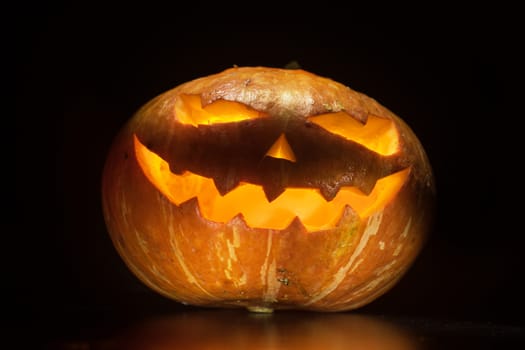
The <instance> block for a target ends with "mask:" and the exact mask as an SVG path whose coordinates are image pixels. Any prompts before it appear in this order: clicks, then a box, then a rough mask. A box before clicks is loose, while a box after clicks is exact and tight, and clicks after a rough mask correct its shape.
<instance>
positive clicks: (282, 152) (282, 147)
mask: <svg viewBox="0 0 525 350" xmlns="http://www.w3.org/2000/svg"><path fill="white" fill-rule="evenodd" d="M266 155H267V156H268V157H272V158H278V159H286V160H289V161H290V162H295V154H294V153H293V151H292V147H290V144H289V143H288V141H287V140H286V137H285V136H284V134H281V136H279V138H278V139H277V141H275V142H274V143H273V145H272V147H270V149H269V150H268V152H266Z"/></svg>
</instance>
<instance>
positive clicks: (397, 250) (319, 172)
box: [102, 67, 435, 312]
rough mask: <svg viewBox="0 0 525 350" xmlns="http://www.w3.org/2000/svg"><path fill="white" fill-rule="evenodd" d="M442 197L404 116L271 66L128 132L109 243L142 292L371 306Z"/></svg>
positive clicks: (414, 251)
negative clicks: (145, 288)
mask: <svg viewBox="0 0 525 350" xmlns="http://www.w3.org/2000/svg"><path fill="white" fill-rule="evenodd" d="M236 115H239V116H240V117H238V118H237V117H235V116H236ZM201 117H202V118H201ZM347 124H348V125H349V127H348V128H346V126H345V125H347ZM341 125H343V126H342V127H341ZM355 125H357V126H355ZM369 125H372V126H369ZM373 125H379V127H373ZM365 127H368V128H369V129H364V128H365ZM345 128H346V129H348V130H350V131H349V132H350V134H352V133H354V134H356V135H357V136H355V137H354V136H352V135H347V134H345V132H346V131H345V130H343V129H345ZM356 130H358V131H356ZM363 130H364V131H363ZM359 135H361V136H359ZM159 169H161V170H159ZM383 179H387V180H383ZM390 179H393V180H392V181H391V180H390ZM189 181H192V182H191V184H190V182H189ZM391 187H392V188H393V189H391ZM303 189H306V190H307V191H309V192H304V195H303V192H301V191H303ZM243 191H244V192H243ZM241 193H243V194H242V196H241ZM345 196H346V197H345ZM241 197H242V198H241ZM288 197H290V198H292V199H290V201H285V199H286V198H288ZM354 197H359V198H363V201H361V202H359V203H355V204H352V203H351V202H350V200H351V199H352V200H353V198H354ZM239 198H241V199H239ZM298 198H299V199H298ZM434 198H435V185H434V178H433V174H432V170H431V166H430V164H429V161H428V158H427V156H426V154H425V151H424V149H423V147H422V145H421V143H420V142H419V140H418V138H417V137H416V135H415V134H414V133H413V132H412V130H411V129H410V127H409V126H408V125H407V124H406V123H404V122H403V121H402V120H401V119H400V118H399V117H398V116H396V115H395V114H394V113H392V112H391V111H389V110H388V109H386V108H385V107H383V106H381V105H380V104H379V103H378V102H377V101H375V100H374V99H372V98H369V97H367V96H365V95H364V94H362V93H359V92H357V91H354V90H352V89H350V88H348V87H346V86H344V85H342V84H340V83H337V82H335V81H333V80H331V79H329V78H325V77H320V76H317V75H314V74H312V73H309V72H306V71H304V70H286V69H277V68H267V67H235V68H231V69H227V70H225V71H223V72H220V73H218V74H214V75H210V76H207V77H203V78H199V79H195V80H193V81H190V82H187V83H184V84H182V85H180V86H178V87H176V88H174V89H172V90H169V91H167V92H165V93H163V94H161V95H159V96H157V97H156V98H154V99H152V100H151V101H150V102H148V103H147V104H145V105H144V106H143V107H142V108H140V109H139V110H138V111H137V113H136V114H135V115H134V116H133V117H132V118H131V119H130V120H129V122H128V123H127V124H126V125H125V126H124V127H123V129H122V130H121V131H120V133H119V134H118V135H117V137H116V139H115V141H114V143H113V145H112V147H111V149H110V151H109V154H108V157H107V160H106V164H105V168H104V171H103V179H102V201H103V211H104V217H105V221H106V224H107V228H108V231H109V234H110V236H111V239H112V242H113V243H114V245H115V247H116V249H117V251H118V253H119V254H120V256H121V257H122V258H123V260H124V261H125V263H126V264H127V266H128V267H129V268H130V270H131V271H132V272H133V273H134V274H135V275H136V276H137V277H138V278H139V279H140V280H141V281H142V282H143V283H145V284H146V285H147V286H149V287H150V288H152V289H153V290H155V291H157V292H158V293H160V294H162V295H164V296H166V297H169V298H172V299H174V300H176V301H179V302H182V303H186V304H192V305H200V306H208V307H246V308H248V309H249V310H252V311H259V312H268V311H272V310H274V309H305V310H316V311H343V310H351V309H355V308H358V307H361V306H363V305H365V304H367V303H370V302H371V301H373V300H375V299H376V298H377V297H379V296H381V295H382V294H384V293H385V292H386V291H388V290H389V289H390V288H391V287H392V286H393V285H394V284H395V283H396V282H397V281H398V280H399V279H400V278H401V277H402V276H403V274H404V273H405V272H406V271H407V270H408V269H409V267H410V266H411V264H412V263H413V262H414V260H415V258H416V257H417V255H418V254H419V252H420V251H421V249H422V247H423V245H424V243H425V241H426V239H427V237H428V233H429V230H430V226H431V224H432V219H433V214H434ZM313 202H315V203H318V204H316V205H318V207H317V209H316V208H313V207H308V208H307V209H304V210H303V209H300V207H302V206H303V204H304V205H306V206H308V205H310V206H311V205H313V204H311V203H313ZM209 203H218V204H217V205H215V206H214V205H212V204H209ZM283 203H284V204H283ZM283 213H284V214H283ZM312 213H313V214H312ZM266 216H269V217H271V218H270V219H267V218H266ZM273 217H276V218H278V220H273ZM325 219H326V221H325Z"/></svg>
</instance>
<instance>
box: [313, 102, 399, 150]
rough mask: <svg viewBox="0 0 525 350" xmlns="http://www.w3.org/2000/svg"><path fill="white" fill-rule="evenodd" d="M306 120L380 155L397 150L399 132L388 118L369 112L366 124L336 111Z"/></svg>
mask: <svg viewBox="0 0 525 350" xmlns="http://www.w3.org/2000/svg"><path fill="white" fill-rule="evenodd" d="M308 120H309V121H311V122H312V123H314V124H317V125H319V126H320V127H322V128H323V129H326V130H327V131H329V132H331V133H333V134H336V135H339V136H342V137H344V138H345V139H347V140H352V141H355V142H358V143H360V144H361V145H363V146H365V147H366V148H368V149H369V150H371V151H374V152H376V153H379V154H381V155H385V156H388V155H392V154H394V153H396V152H398V150H399V134H398V131H397V129H396V127H395V125H394V122H393V121H391V120H390V119H386V118H380V117H376V116H374V115H371V114H370V115H368V120H367V122H366V124H364V125H363V124H361V123H360V122H358V121H357V120H355V119H354V118H352V117H351V116H350V115H348V114H347V113H345V112H336V113H327V114H320V115H317V116H315V117H310V118H308Z"/></svg>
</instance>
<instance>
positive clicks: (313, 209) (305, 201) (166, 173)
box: [134, 136, 409, 231]
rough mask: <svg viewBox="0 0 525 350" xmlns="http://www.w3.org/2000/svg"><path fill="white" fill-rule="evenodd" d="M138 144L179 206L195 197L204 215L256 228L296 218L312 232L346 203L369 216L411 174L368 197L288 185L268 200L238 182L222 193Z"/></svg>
mask: <svg viewBox="0 0 525 350" xmlns="http://www.w3.org/2000/svg"><path fill="white" fill-rule="evenodd" d="M134 143H135V154H136V157H137V161H138V163H139V165H140V167H141V169H142V170H143V172H144V174H145V175H146V177H147V178H148V180H149V181H150V182H151V183H152V184H153V185H154V186H155V187H156V188H157V189H158V190H159V191H160V192H161V193H162V194H164V195H165V196H166V197H167V198H168V199H169V200H170V201H171V202H173V203H174V204H176V205H180V204H182V203H184V202H186V201H187V200H189V199H192V198H197V200H198V203H199V208H200V212H201V215H202V216H203V217H204V218H206V219H208V220H211V221H215V222H221V223H226V222H228V221H229V220H231V219H232V218H233V217H234V216H236V215H237V214H242V216H243V217H244V220H245V221H246V223H247V224H248V225H249V226H250V227H257V228H267V229H275V230H282V229H285V228H286V227H288V225H290V223H291V222H292V221H293V220H294V218H296V217H298V218H299V219H300V220H301V222H302V224H303V225H304V226H305V227H306V228H307V230H309V231H318V230H323V229H331V228H334V227H336V226H337V224H338V222H339V220H340V218H341V215H342V213H343V211H344V208H345V206H346V205H349V206H350V207H352V208H353V209H354V210H355V211H356V212H357V213H358V214H359V216H360V217H361V218H366V217H368V216H369V215H370V214H372V213H374V212H376V211H378V210H382V209H383V207H384V206H385V205H386V204H387V203H389V202H390V201H391V200H392V199H393V198H394V197H395V195H396V194H397V192H398V191H399V189H400V188H401V186H402V185H403V183H404V182H405V180H406V178H407V176H408V174H409V169H405V170H402V171H399V172H397V173H394V174H392V175H389V176H387V177H384V178H382V179H380V180H378V181H377V182H376V185H375V187H374V189H373V190H372V192H371V193H370V195H368V196H367V195H366V194H364V193H363V192H361V191H360V190H359V189H358V188H356V187H351V186H346V187H342V188H341V189H340V190H339V192H338V193H337V195H336V196H335V198H334V199H333V200H331V201H329V202H328V201H326V200H325V199H324V197H323V196H322V195H321V193H320V192H319V190H318V189H313V188H287V189H286V190H285V191H284V192H283V193H282V194H281V195H280V196H279V197H277V198H276V199H275V200H274V201H272V202H269V201H268V200H267V198H266V196H265V194H264V191H263V188H262V186H259V185H254V184H250V183H240V184H239V186H238V187H236V188H235V189H233V190H232V191H230V192H228V193H227V194H226V195H224V196H221V194H220V193H219V191H218V190H217V188H216V187H215V184H214V183H213V180H212V179H210V178H206V177H203V176H200V175H196V174H193V173H191V172H185V173H183V174H182V175H176V174H173V173H172V172H171V171H170V169H169V165H168V163H167V162H166V161H164V160H163V159H162V158H160V157H159V156H158V155H156V154H155V153H153V152H151V151H150V150H148V149H147V148H146V147H145V146H144V145H143V144H142V143H141V142H140V141H139V140H138V138H137V137H136V136H134Z"/></svg>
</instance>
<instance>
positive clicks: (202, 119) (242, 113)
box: [175, 94, 265, 126]
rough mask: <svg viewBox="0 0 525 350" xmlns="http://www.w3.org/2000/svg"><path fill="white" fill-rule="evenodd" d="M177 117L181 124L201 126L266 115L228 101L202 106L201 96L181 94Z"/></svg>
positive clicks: (176, 104)
mask: <svg viewBox="0 0 525 350" xmlns="http://www.w3.org/2000/svg"><path fill="white" fill-rule="evenodd" d="M175 116H176V117H177V120H178V121H179V123H181V124H188V125H193V126H199V125H212V124H223V123H233V122H239V121H243V120H247V119H256V118H260V117H263V116H265V114H264V113H261V112H259V111H256V110H255V109H252V108H249V107H248V106H246V105H244V104H242V103H238V102H233V101H227V100H217V101H214V102H212V103H210V104H208V105H206V106H202V103H201V98H200V96H199V95H187V94H181V95H180V96H179V97H178V98H177V100H176V101H175Z"/></svg>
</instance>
